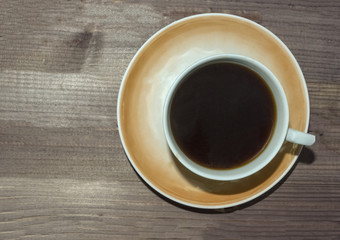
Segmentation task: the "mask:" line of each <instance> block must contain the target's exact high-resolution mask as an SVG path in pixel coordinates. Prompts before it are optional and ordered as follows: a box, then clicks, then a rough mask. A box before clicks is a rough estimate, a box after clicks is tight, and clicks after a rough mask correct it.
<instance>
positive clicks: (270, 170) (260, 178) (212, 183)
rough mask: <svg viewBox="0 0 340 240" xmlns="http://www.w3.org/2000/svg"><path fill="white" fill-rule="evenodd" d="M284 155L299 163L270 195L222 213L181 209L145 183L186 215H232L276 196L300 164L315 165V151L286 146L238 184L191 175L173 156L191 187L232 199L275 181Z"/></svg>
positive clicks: (289, 144) (191, 208) (271, 190)
mask: <svg viewBox="0 0 340 240" xmlns="http://www.w3.org/2000/svg"><path fill="white" fill-rule="evenodd" d="M299 153H300V155H299ZM285 154H294V155H299V157H298V159H297V161H296V162H295V163H294V165H293V166H292V167H291V169H290V170H289V172H288V173H287V174H286V175H285V176H284V177H283V178H282V179H281V180H280V181H279V182H278V183H276V184H275V185H274V186H273V187H271V188H270V189H269V190H268V191H266V192H264V193H263V194H261V195H260V196H258V197H257V198H255V199H253V200H250V201H248V202H246V203H244V204H241V205H238V206H234V207H228V208H221V209H200V208H194V207H190V206H186V205H182V204H180V203H177V202H175V201H173V200H170V199H168V198H166V197H165V196H163V195H161V194H160V193H158V192H157V191H156V190H154V189H153V188H152V187H150V186H149V185H148V184H146V183H145V182H144V181H142V182H143V183H144V184H145V185H146V186H147V187H148V188H149V189H150V190H151V191H152V192H154V193H155V194H156V195H157V196H159V197H160V198H161V199H163V200H165V201H167V202H168V203H170V204H172V205H174V206H176V207H179V208H181V209H184V210H187V211H193V212H197V213H206V214H218V213H231V212H234V211H236V210H241V209H244V208H248V207H250V206H252V205H254V204H256V203H258V202H260V201H262V200H263V199H265V198H266V197H268V196H269V195H271V194H272V193H273V192H275V191H276V190H277V189H278V188H279V187H280V186H281V185H282V184H283V183H284V182H285V181H286V180H287V179H288V178H289V176H290V175H291V173H292V172H293V171H294V169H295V167H296V165H297V164H298V163H300V162H301V163H304V164H312V163H313V162H314V161H315V155H314V153H313V151H312V150H311V149H308V148H306V147H301V146H297V145H296V144H292V143H288V142H286V143H285V144H284V145H283V147H282V149H281V151H280V153H278V155H277V156H276V157H275V158H274V159H273V160H272V161H271V162H270V163H269V164H268V165H267V166H266V167H264V168H263V169H262V170H261V171H259V172H258V173H255V174H253V175H251V176H249V177H246V178H243V179H240V180H236V181H216V180H210V179H206V178H203V177H200V176H198V175H196V174H194V173H192V172H191V171H190V170H188V169H187V168H186V167H184V166H183V165H182V164H181V163H180V162H179V161H178V160H177V158H176V157H175V156H174V155H172V158H173V161H174V163H175V166H176V167H177V168H178V171H179V172H180V174H182V175H183V177H185V178H186V180H187V181H188V182H189V183H190V184H192V185H194V186H196V187H199V188H200V189H202V190H203V191H207V192H209V193H213V194H223V195H233V194H239V193H242V192H246V191H251V190H252V189H255V188H256V187H258V186H259V185H261V184H263V183H264V181H266V180H267V179H268V178H270V177H272V175H273V174H274V172H275V170H277V168H278V167H279V166H280V164H281V162H282V161H283V159H284V156H285Z"/></svg>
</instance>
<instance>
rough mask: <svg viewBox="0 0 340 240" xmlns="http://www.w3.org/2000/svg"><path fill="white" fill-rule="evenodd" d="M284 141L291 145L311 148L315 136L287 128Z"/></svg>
mask: <svg viewBox="0 0 340 240" xmlns="http://www.w3.org/2000/svg"><path fill="white" fill-rule="evenodd" d="M286 140H287V141H288V142H291V143H297V144H301V145H306V146H311V145H312V144H313V143H314V142H315V136H314V135H312V134H309V133H304V132H300V131H297V130H295V129H291V128H289V129H288V132H287V136H286Z"/></svg>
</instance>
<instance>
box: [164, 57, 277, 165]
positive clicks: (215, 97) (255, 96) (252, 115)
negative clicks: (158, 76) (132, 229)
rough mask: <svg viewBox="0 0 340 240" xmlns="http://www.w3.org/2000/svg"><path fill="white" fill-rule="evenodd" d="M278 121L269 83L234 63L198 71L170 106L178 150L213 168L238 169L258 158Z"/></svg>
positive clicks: (186, 81) (178, 89)
mask: <svg viewBox="0 0 340 240" xmlns="http://www.w3.org/2000/svg"><path fill="white" fill-rule="evenodd" d="M275 122H276V109H275V102H274V98H273V95H272V93H271V91H270V89H269V87H268V86H267V84H266V83H265V81H264V80H263V79H262V77H261V76H259V75H258V74H257V73H255V72H254V71H252V70H250V69H248V68H246V67H244V66H241V65H238V64H234V63H226V62H224V63H223V62H222V63H211V64H210V65H206V66H203V67H201V68H199V69H196V70H195V71H194V72H192V73H191V74H189V75H188V76H187V77H186V78H185V79H184V80H183V81H182V83H181V84H180V86H178V88H177V90H176V92H175V94H174V96H173V101H172V104H171V107H170V126H171V130H172V133H173V135H174V138H175V141H176V143H177V145H178V146H179V148H180V149H181V150H182V151H183V152H184V153H185V154H186V155H187V157H188V158H190V159H191V160H193V161H194V162H196V163H198V164H200V165H202V166H205V167H208V168H212V169H230V168H237V167H239V166H242V165H244V164H246V163H248V162H249V161H251V160H252V159H254V158H255V157H256V156H257V155H258V154H259V153H261V152H262V150H263V149H264V147H265V146H266V144H267V142H268V141H269V140H270V137H271V135H272V132H273V130H274V125H275Z"/></svg>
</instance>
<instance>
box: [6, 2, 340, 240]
mask: <svg viewBox="0 0 340 240" xmlns="http://www.w3.org/2000/svg"><path fill="white" fill-rule="evenodd" d="M0 6H1V9H0V239H6V240H7V239H32V240H33V239H34V240H35V239H131V238H187V239H191V238H194V239H220V238H224V239H284V240H286V239H327V240H330V239H334V240H335V239H340V159H339V151H340V150H339V149H340V144H339V140H340V100H339V95H340V72H339V63H340V61H339V59H340V57H339V56H340V44H339V43H340V39H339V37H340V28H339V26H340V17H339V16H340V2H339V1H337V0H329V1H320V0H311V1H307V0H305V1H292V0H291V1H278V0H271V1H264V0H256V1H203V0H200V1H179V0H175V1H157V0H146V1H116V0H111V1H109V0H107V1H104V0H98V1H94V0H81V1H61V0H60V1H41V0H40V1H24V0H16V1H14V0H13V1H5V0H1V1H0ZM205 12H222V13H231V14H236V15H240V16H243V17H246V18H249V19H251V20H254V21H256V22H258V23H260V24H261V25H263V26H265V27H267V28H268V29H270V30H271V31H272V32H274V33H275V34H276V35H277V36H278V37H279V38H281V39H282V40H283V41H284V42H285V43H286V44H287V46H288V47H289V48H290V50H291V51H292V52H293V54H294V55H295V57H296V58H297V60H298V62H299V64H300V66H301V68H302V71H303V72H304V75H305V78H306V82H307V86H308V89H309V93H310V103H311V120H310V131H311V132H313V133H314V134H316V136H317V142H316V144H315V145H313V146H312V147H309V148H304V150H303V152H302V154H301V156H300V158H299V160H298V163H297V164H296V167H295V169H294V171H292V173H291V174H290V175H289V177H288V178H286V179H285V181H283V182H282V183H281V184H279V186H277V187H275V188H274V189H273V190H271V191H270V192H269V193H268V194H266V195H265V196H262V197H260V198H259V199H257V200H256V201H253V202H251V203H249V204H246V205H245V206H242V207H236V208H232V209H224V210H219V211H203V210H195V209H189V208H186V207H183V206H180V205H178V204H175V203H173V202H170V201H168V200H166V199H164V198H163V197H161V196H159V195H158V194H156V193H155V192H154V191H153V190H151V189H150V188H149V187H148V186H147V185H146V184H145V183H143V181H142V180H141V179H140V178H139V177H138V176H137V174H136V173H135V171H134V170H133V168H132V167H131V165H130V164H129V161H128V159H127V157H126V155H125V153H124V151H123V148H122V145H121V142H120V138H119V135H118V129H117V122H116V120H117V115H116V107H117V94H118V91H119V86H120V83H121V79H122V77H123V74H124V71H125V69H126V67H127V66H128V64H129V62H130V60H131V59H132V57H133V56H134V54H135V53H136V51H137V50H138V48H139V47H140V46H141V45H142V44H143V43H144V42H145V41H146V40H147V39H148V38H149V37H150V36H151V35H152V34H153V33H155V32H156V31H157V30H159V29H160V28H162V27H164V26H166V25H167V24H169V23H171V22H173V21H174V20H177V19H180V18H182V17H186V16H190V15H193V14H198V13H205Z"/></svg>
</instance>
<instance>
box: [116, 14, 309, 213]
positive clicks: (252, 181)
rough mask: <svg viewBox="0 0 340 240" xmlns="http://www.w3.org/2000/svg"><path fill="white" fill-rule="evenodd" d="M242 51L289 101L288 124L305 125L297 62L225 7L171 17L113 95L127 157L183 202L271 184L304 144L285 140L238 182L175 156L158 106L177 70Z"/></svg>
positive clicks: (212, 203) (239, 200)
mask: <svg viewBox="0 0 340 240" xmlns="http://www.w3.org/2000/svg"><path fill="white" fill-rule="evenodd" d="M226 53H227V54H228V53H233V54H239V55H244V56H248V57H251V58H253V59H255V60H257V61H259V62H261V63H262V64H264V65H265V66H266V67H267V68H269V70H271V71H272V72H273V73H274V75H276V77H277V78H278V80H279V81H280V82H281V84H282V86H283V88H284V91H285V93H286V96H287V100H288V104H289V114H290V117H289V127H291V128H294V129H296V130H300V131H306V130H307V128H308V124H309V99H308V92H307V87H306V83H305V80H304V77H303V74H302V72H301V69H300V67H299V65H298V63H297V61H296V60H295V58H294V56H293V55H292V53H291V52H290V51H289V49H288V48H287V47H286V46H285V45H284V43H282V42H281V41H280V40H279V39H278V38H277V37H276V36H275V35H274V34H273V33H271V32H270V31H269V30H267V29H266V28H264V27H262V26H260V25H258V24H257V23H254V22H252V21H250V20H247V19H244V18H241V17H237V16H234V15H228V14H201V15H195V16H191V17H187V18H184V19H181V20H179V21H176V22H174V23H172V24H170V25H168V26H166V27H165V28H163V29H161V30H160V31H158V32H157V33H155V34H154V35H153V36H152V37H151V38H150V39H149V40H148V41H147V42H146V43H145V44H144V45H143V46H142V47H141V48H140V49H139V50H138V52H137V53H136V55H135V56H134V58H133V59H132V61H131V62H130V64H129V66H128V68H127V70H126V72H125V75H124V77H123V81H122V83H121V87H120V91H119V96H118V104H117V105H118V112H117V114H118V115H117V116H118V128H119V134H120V137H121V141H122V144H123V147H124V150H125V152H126V154H127V156H128V159H129V161H130V163H131V165H132V166H133V168H134V169H135V170H136V172H137V173H138V174H139V175H140V176H141V178H142V179H143V180H144V181H145V182H146V183H147V184H148V185H150V186H151V187H152V188H153V189H155V190H156V191H157V192H159V193H160V194H162V195H163V196H165V197H167V198H169V199H171V200H173V201H175V202H178V203H180V204H183V205H186V206H190V207H196V208H204V209H217V208H227V207H232V206H236V205H240V204H243V203H246V202H248V201H250V200H253V199H255V198H257V197H259V196H260V195H262V194H264V193H265V192H267V191H268V190H270V189H271V188H272V187H273V186H275V184H277V183H278V182H279V181H280V180H281V179H282V178H283V177H284V176H285V175H286V174H287V173H288V172H289V170H290V169H291V168H292V166H293V165H294V163H295V161H296V159H297V157H298V155H299V153H300V150H301V146H298V145H296V144H290V143H288V142H286V143H285V144H284V145H283V146H282V148H281V150H280V152H279V153H278V154H277V156H276V157H275V158H274V159H273V160H272V161H271V162H270V163H269V164H268V165H267V166H266V167H265V168H263V169H262V170H261V171H259V172H257V173H255V174H253V175H251V176H249V177H246V178H243V179H240V180H236V181H215V180H209V179H205V178H202V177H199V176H197V175H195V174H194V173H192V172H190V171H189V170H187V169H186V168H185V167H183V166H182V165H181V164H180V163H179V162H178V160H177V159H176V158H175V157H174V156H173V155H172V153H171V151H170V149H169V147H168V145H167V141H166V138H165V134H164V131H163V123H162V113H163V106H164V101H165V98H166V95H167V93H168V91H169V89H170V86H171V85H172V83H173V82H174V80H175V79H176V77H177V76H178V75H179V74H180V73H182V72H183V71H184V70H185V69H186V68H187V67H189V66H190V65H191V64H193V63H194V62H197V61H198V60H200V59H202V58H205V57H208V56H212V55H216V54H226Z"/></svg>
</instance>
